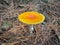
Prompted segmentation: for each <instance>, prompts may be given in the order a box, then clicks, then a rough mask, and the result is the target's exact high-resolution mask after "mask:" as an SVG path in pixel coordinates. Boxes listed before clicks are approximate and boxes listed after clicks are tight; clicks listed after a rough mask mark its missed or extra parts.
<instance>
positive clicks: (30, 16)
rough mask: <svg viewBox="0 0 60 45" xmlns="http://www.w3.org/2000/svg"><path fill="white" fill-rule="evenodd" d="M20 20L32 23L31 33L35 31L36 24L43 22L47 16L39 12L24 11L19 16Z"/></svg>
mask: <svg viewBox="0 0 60 45" xmlns="http://www.w3.org/2000/svg"><path fill="white" fill-rule="evenodd" d="M18 20H19V21H21V22H23V23H25V24H28V25H30V33H33V31H34V25H35V24H39V23H42V22H43V21H44V20H45V16H44V15H43V14H41V13H38V12H33V11H32V12H24V13H22V14H20V15H19V16H18Z"/></svg>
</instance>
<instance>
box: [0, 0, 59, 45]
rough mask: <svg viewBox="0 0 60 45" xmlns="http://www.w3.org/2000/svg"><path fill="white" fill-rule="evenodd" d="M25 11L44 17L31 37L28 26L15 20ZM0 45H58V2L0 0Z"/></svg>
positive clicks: (35, 27)
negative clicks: (37, 13)
mask: <svg viewBox="0 0 60 45" xmlns="http://www.w3.org/2000/svg"><path fill="white" fill-rule="evenodd" d="M26 11H37V12H39V13H42V14H44V16H45V17H46V19H45V21H44V22H43V23H42V24H37V25H34V31H33V34H32V36H31V35H30V32H29V25H27V24H24V23H22V22H20V21H19V20H18V19H17V18H18V15H19V14H21V13H23V12H26ZM0 45H60V0H0Z"/></svg>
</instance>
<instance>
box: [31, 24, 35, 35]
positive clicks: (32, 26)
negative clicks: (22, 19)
mask: <svg viewBox="0 0 60 45" xmlns="http://www.w3.org/2000/svg"><path fill="white" fill-rule="evenodd" d="M33 31H34V25H30V33H31V34H32V33H33Z"/></svg>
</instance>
